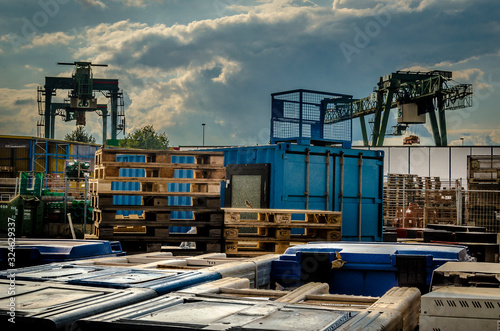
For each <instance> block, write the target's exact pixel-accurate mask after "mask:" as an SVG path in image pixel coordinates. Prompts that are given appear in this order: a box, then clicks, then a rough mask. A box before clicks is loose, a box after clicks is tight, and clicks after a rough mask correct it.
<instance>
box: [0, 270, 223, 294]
mask: <svg viewBox="0 0 500 331" xmlns="http://www.w3.org/2000/svg"><path fill="white" fill-rule="evenodd" d="M15 275H16V279H18V280H29V281H54V282H62V283H66V284H73V285H86V286H98V287H106V288H116V289H120V288H130V287H139V288H148V289H152V290H154V291H156V292H157V293H158V294H166V293H169V292H171V291H174V290H180V289H184V288H186V287H189V286H192V285H196V284H201V283H204V282H208V281H213V280H217V279H220V278H222V276H221V274H220V273H218V272H215V271H193V270H188V271H186V270H182V269H177V270H165V271H159V270H145V269H134V268H123V267H111V266H83V265H78V264H72V263H51V264H46V265H43V266H35V267H27V268H20V269H17V270H16V272H15ZM9 277H10V272H9V271H7V270H6V271H0V278H2V279H9Z"/></svg>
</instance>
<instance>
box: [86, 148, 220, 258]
mask: <svg viewBox="0 0 500 331" xmlns="http://www.w3.org/2000/svg"><path fill="white" fill-rule="evenodd" d="M118 155H144V157H145V162H118V161H117V156H118ZM174 156H192V157H194V160H195V162H194V163H175V162H172V161H173V157H174ZM94 169H95V170H94V177H95V179H93V180H90V181H89V190H90V193H91V202H92V207H93V208H94V211H93V220H94V236H95V237H97V238H99V239H105V240H118V241H120V242H122V243H130V244H131V245H133V243H144V242H147V243H156V244H157V245H155V247H156V246H158V245H159V246H163V245H165V244H177V245H178V244H180V243H181V242H195V244H196V246H197V248H200V247H202V248H204V249H210V251H213V250H214V249H215V250H218V251H219V252H220V251H221V249H222V248H221V247H222V246H221V240H222V233H223V230H222V225H223V215H222V213H221V210H220V206H221V199H220V187H221V186H220V185H221V184H220V183H221V181H223V180H224V178H225V167H224V153H223V152H208V151H174V150H166V151H164V150H161V151H152V150H136V149H101V150H98V151H97V152H96V155H95V168H94ZM120 169H144V172H145V176H144V177H124V176H120ZM175 170H193V173H194V178H175ZM114 182H136V183H139V185H138V186H139V187H140V189H139V190H138V191H116V190H112V189H111V186H112V183H114ZM172 183H173V184H178V183H180V184H189V192H173V191H171V190H169V188H170V185H169V184H172ZM114 196H135V197H141V198H140V200H141V204H140V205H115V204H114V203H113V197H114ZM170 197H189V198H191V199H190V200H191V205H188V206H185V205H177V204H175V205H174V204H171V201H170V202H169V198H170ZM119 210H128V211H142V214H141V215H140V216H139V215H130V216H128V217H123V216H120V215H117V212H118V211H119ZM173 211H190V212H193V214H194V217H193V219H192V220H172V219H171V217H170V216H171V212H173ZM177 226H180V227H191V228H192V229H194V233H177V232H175V233H173V232H171V231H170V229H171V227H177ZM139 246H141V245H140V244H139ZM217 247H218V248H217Z"/></svg>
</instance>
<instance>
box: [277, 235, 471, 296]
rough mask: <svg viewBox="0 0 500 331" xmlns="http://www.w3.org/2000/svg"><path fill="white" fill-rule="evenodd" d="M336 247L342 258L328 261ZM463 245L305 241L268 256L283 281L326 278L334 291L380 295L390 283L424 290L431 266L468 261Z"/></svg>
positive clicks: (298, 282)
mask: <svg viewBox="0 0 500 331" xmlns="http://www.w3.org/2000/svg"><path fill="white" fill-rule="evenodd" d="M337 253H338V254H340V257H341V260H342V261H345V264H344V265H343V266H342V267H340V268H339V269H336V268H334V264H332V263H333V262H334V261H335V260H337ZM471 260H472V259H471V256H470V254H469V252H468V249H467V247H466V246H459V245H436V244H427V245H426V244H403V243H401V244H395V243H366V242H359V243H354V242H334V243H309V244H306V245H298V246H293V247H290V248H288V249H287V250H286V252H285V253H284V254H283V255H281V256H280V259H279V260H277V261H273V262H272V269H271V278H272V279H273V281H276V282H277V283H279V284H281V285H282V286H285V287H295V286H300V285H302V284H304V283H307V282H310V281H320V282H327V283H328V284H329V285H330V292H331V293H337V294H351V295H369V296H380V295H383V294H384V293H385V292H386V291H388V290H389V289H390V288H392V287H394V286H415V287H419V288H420V289H421V291H423V292H426V291H427V290H428V288H429V285H430V282H431V278H432V272H433V270H434V269H436V268H437V267H439V266H440V265H442V264H444V263H446V262H448V261H471Z"/></svg>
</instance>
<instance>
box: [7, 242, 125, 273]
mask: <svg viewBox="0 0 500 331" xmlns="http://www.w3.org/2000/svg"><path fill="white" fill-rule="evenodd" d="M0 246H1V247H0V266H2V267H3V268H4V269H6V268H7V267H8V265H7V261H8V260H7V257H8V253H9V252H10V251H9V250H8V247H9V246H8V244H7V239H4V240H0ZM14 249H15V254H16V266H17V267H24V266H33V265H39V264H46V263H51V262H64V261H74V260H80V259H88V258H96V257H107V256H121V255H125V252H124V251H123V250H122V247H121V244H120V242H118V241H107V240H70V239H43V238H42V239H38V238H36V239H35V238H33V239H25V238H18V239H16V245H15V246H14Z"/></svg>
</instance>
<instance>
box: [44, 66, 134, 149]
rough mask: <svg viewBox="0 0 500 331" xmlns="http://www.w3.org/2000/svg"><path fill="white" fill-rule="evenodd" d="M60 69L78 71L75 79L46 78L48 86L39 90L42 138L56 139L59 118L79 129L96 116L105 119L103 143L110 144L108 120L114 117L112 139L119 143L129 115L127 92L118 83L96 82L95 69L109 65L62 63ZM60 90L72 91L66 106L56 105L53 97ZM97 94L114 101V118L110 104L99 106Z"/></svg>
mask: <svg viewBox="0 0 500 331" xmlns="http://www.w3.org/2000/svg"><path fill="white" fill-rule="evenodd" d="M58 64H59V65H73V66H75V70H74V72H73V75H72V77H71V78H64V77H45V85H44V86H43V87H42V86H39V87H38V89H37V94H38V95H37V101H38V113H39V115H40V116H41V119H40V120H39V121H38V122H37V127H38V130H37V131H38V136H39V137H45V138H54V134H55V117H56V116H61V117H63V121H66V122H69V121H76V125H86V113H87V112H94V111H95V112H96V113H97V114H98V115H99V116H102V140H103V144H105V143H106V140H107V125H108V121H107V117H108V116H111V139H113V140H115V139H116V137H117V134H118V132H120V131H122V132H123V133H124V134H125V112H124V103H123V92H122V91H121V90H120V89H119V87H118V80H117V79H99V78H94V77H93V74H92V67H107V65H106V64H92V63H91V62H83V61H79V62H72V63H67V62H59V63H58ZM58 89H66V90H70V91H69V92H68V98H69V99H66V100H64V102H63V103H53V102H52V97H53V96H55V95H56V91H57V90H58ZM95 91H98V92H101V93H102V94H103V95H104V96H105V97H106V98H108V99H110V101H111V109H110V110H111V114H110V115H108V107H107V104H97V98H96V97H95V93H94V92H95Z"/></svg>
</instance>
